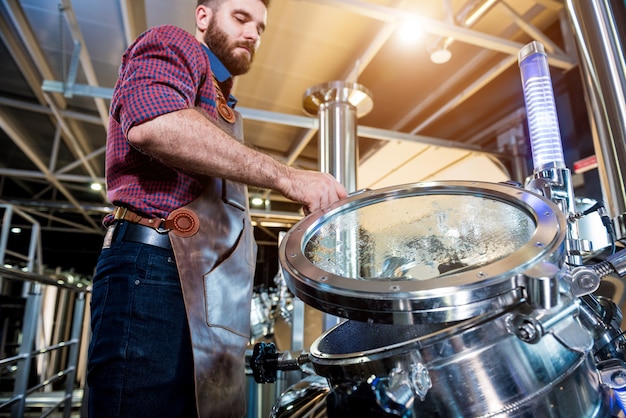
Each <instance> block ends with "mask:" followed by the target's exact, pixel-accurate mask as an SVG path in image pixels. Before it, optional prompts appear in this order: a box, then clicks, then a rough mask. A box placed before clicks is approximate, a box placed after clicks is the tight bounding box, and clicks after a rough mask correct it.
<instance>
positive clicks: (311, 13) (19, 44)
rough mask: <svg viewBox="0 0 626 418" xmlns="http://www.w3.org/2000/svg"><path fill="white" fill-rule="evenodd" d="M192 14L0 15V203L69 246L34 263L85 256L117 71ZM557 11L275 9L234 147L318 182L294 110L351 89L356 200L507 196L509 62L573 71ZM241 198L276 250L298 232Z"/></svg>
mask: <svg viewBox="0 0 626 418" xmlns="http://www.w3.org/2000/svg"><path fill="white" fill-rule="evenodd" d="M195 3H196V0H179V1H177V2H172V1H169V0H117V1H113V0H110V1H93V0H71V1H70V0H59V1H53V0H47V1H45V2H44V1H41V0H0V19H1V20H0V31H1V32H0V37H1V40H2V42H0V57H2V59H0V147H1V148H0V149H1V150H2V152H0V197H1V199H2V202H3V203H4V204H8V205H11V207H15V208H16V209H17V212H16V216H14V218H13V220H12V221H11V223H13V224H20V225H23V226H28V225H30V224H33V223H36V224H39V225H41V229H42V233H44V234H45V233H46V231H48V232H63V233H66V234H67V233H70V235H63V238H56V237H55V238H52V235H51V238H48V241H47V242H46V241H45V240H46V238H45V236H44V238H43V239H42V240H43V241H44V244H43V248H44V251H43V252H44V258H45V255H46V254H47V253H54V254H55V255H56V256H58V257H61V254H63V253H68V252H72V253H73V255H74V258H75V259H76V258H77V257H76V254H78V255H79V256H80V257H82V254H87V255H86V256H85V257H86V258H87V259H89V260H90V261H91V258H90V257H93V256H94V254H96V255H97V252H98V251H99V242H100V239H101V235H102V233H103V229H102V227H101V224H100V222H101V218H102V216H103V214H104V213H105V212H107V211H110V210H111V208H110V203H109V202H108V201H107V199H106V195H105V192H104V191H94V190H92V189H91V188H90V184H91V183H92V182H96V183H100V184H104V174H105V173H104V147H105V139H106V130H105V127H106V126H107V123H106V121H107V118H108V105H109V98H110V95H111V92H112V87H113V86H114V84H115V81H116V78H117V70H118V66H119V63H120V57H121V55H122V53H123V51H124V49H125V48H126V46H127V45H128V44H129V43H130V42H131V41H132V40H133V39H134V38H135V37H136V36H137V35H138V34H140V33H141V32H142V31H144V30H145V29H147V28H149V27H152V26H155V25H160V24H174V25H178V26H180V27H183V28H184V29H186V30H188V31H190V32H193V29H194V28H193V10H194V8H195ZM480 6H485V7H483V8H481V7H480ZM562 9H563V4H562V2H560V1H557V0H535V1H533V0H500V1H493V0H488V1H484V0H477V1H475V0H439V1H431V0H428V1H426V0H418V1H416V0H367V1H365V0H272V4H271V5H270V8H269V14H268V27H267V30H266V32H265V33H264V35H263V39H262V43H261V47H260V49H259V51H258V53H257V56H256V58H255V62H254V64H253V68H252V70H251V71H250V72H249V73H248V74H246V75H244V76H242V77H240V78H239V79H238V80H237V81H236V84H235V90H234V94H235V95H236V96H237V98H238V99H239V102H238V109H239V111H240V112H241V113H242V115H243V117H244V121H245V125H244V130H245V134H246V141H247V142H248V143H249V144H250V145H251V146H253V147H255V148H257V149H259V150H261V151H263V152H266V153H268V154H270V155H272V156H274V157H275V158H277V159H278V160H280V161H282V162H284V163H286V164H290V165H293V166H297V167H300V168H309V169H317V168H318V126H319V119H318V118H317V117H316V116H314V115H313V116H311V115H307V114H305V112H304V110H303V100H304V99H305V96H306V92H307V91H308V90H309V89H311V88H315V87H316V86H320V85H322V84H324V83H327V82H331V81H343V82H346V85H349V86H354V83H358V84H357V86H358V89H361V90H363V91H367V93H368V94H369V95H370V97H371V100H372V103H373V108H372V110H371V111H369V112H368V113H367V114H365V115H362V116H360V117H359V119H358V128H357V138H358V139H357V141H358V156H359V157H358V165H359V168H358V170H357V173H355V175H356V176H357V177H356V178H357V186H358V188H359V189H360V188H379V187H384V186H389V185H394V184H403V183H409V182H417V181H424V180H441V179H462V180H466V179H476V180H485V181H493V182H495V181H502V180H506V179H508V178H510V177H511V173H510V161H509V157H508V155H510V154H508V153H507V152H506V147H505V146H504V145H506V144H505V143H506V141H507V135H508V137H510V138H512V140H513V141H514V142H515V141H517V140H519V138H520V136H522V137H523V133H522V134H521V135H520V126H522V124H523V122H524V112H523V106H524V103H523V93H522V88H521V83H520V81H519V77H520V76H519V70H518V67H517V52H518V51H519V49H520V48H521V47H522V46H523V45H524V44H526V43H527V42H530V41H531V40H533V39H536V40H539V41H540V42H542V43H543V44H544V46H545V47H546V50H547V51H548V53H549V62H550V64H551V66H552V68H553V70H554V71H555V74H557V76H558V74H563V73H566V72H567V71H568V70H570V69H572V68H574V67H575V65H576V58H575V57H573V56H572V55H571V54H569V55H568V54H567V53H566V52H564V51H571V50H572V49H571V48H568V47H566V46H565V44H567V42H564V41H563V39H567V37H566V36H563V35H562V34H561V28H562V27H564V26H563V25H562V24H561V22H560V18H561V17H563V16H564V13H563V10H562ZM406 20H409V21H410V22H412V23H411V25H412V26H413V27H419V28H421V29H422V30H423V36H422V39H421V40H419V41H413V42H406V41H402V40H401V37H400V29H399V28H400V27H401V23H403V22H404V21H406ZM444 43H445V44H446V45H447V50H449V51H450V52H451V58H450V60H449V61H448V62H446V63H443V64H435V63H433V62H432V61H431V60H430V57H429V56H430V51H432V50H433V49H436V48H435V47H436V46H437V45H443V44H444ZM553 77H554V76H553ZM507 133H508V134H507ZM510 138H509V139H510ZM522 139H523V138H522ZM503 141H504V142H503ZM250 191H251V194H254V195H257V194H260V195H262V197H264V198H266V199H267V204H266V205H265V206H263V207H261V208H253V211H252V214H253V217H254V219H255V220H256V221H257V225H258V229H259V231H260V232H261V233H262V235H261V238H257V239H258V240H259V241H260V243H262V244H263V243H274V242H275V240H276V238H277V232H276V231H275V230H273V229H272V227H271V225H270V224H269V223H268V222H270V221H271V222H277V221H278V222H282V223H283V226H285V225H287V226H288V225H290V224H292V223H294V222H295V221H296V220H297V219H299V218H300V217H301V214H300V211H299V207H298V206H297V205H295V204H293V203H292V202H289V201H287V200H286V199H285V198H283V197H282V196H280V195H277V194H276V193H274V192H270V191H265V190H250ZM6 225H7V224H6V221H5V226H6ZM68 237H69V238H68ZM93 237H95V238H93ZM52 240H54V242H51V241H52ZM94 242H95V243H94ZM92 247H93V248H92ZM80 257H79V258H80ZM51 263H54V261H51V260H48V261H47V264H51Z"/></svg>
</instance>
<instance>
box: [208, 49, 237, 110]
mask: <svg viewBox="0 0 626 418" xmlns="http://www.w3.org/2000/svg"><path fill="white" fill-rule="evenodd" d="M202 47H203V48H204V50H205V51H206V54H207V56H208V57H209V63H210V64H211V72H213V76H214V77H215V79H216V80H217V82H218V83H219V84H220V87H221V88H222V89H223V90H224V93H228V105H229V106H230V107H235V104H236V103H237V99H236V98H235V96H233V95H232V94H230V89H231V88H232V86H233V76H232V75H231V74H230V72H229V71H228V70H227V69H226V67H225V66H224V64H222V61H220V59H219V58H218V57H217V55H215V54H214V53H213V51H211V50H210V49H209V47H208V46H206V45H205V44H202Z"/></svg>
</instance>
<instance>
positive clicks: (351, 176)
mask: <svg viewBox="0 0 626 418" xmlns="http://www.w3.org/2000/svg"><path fill="white" fill-rule="evenodd" d="M303 107H304V111H305V112H306V113H307V114H309V115H311V116H316V115H317V116H318V117H319V120H320V124H319V126H320V130H319V152H318V156H319V161H320V163H319V166H320V171H322V172H326V173H330V174H332V175H333V176H334V177H335V178H336V179H337V181H339V182H340V183H341V184H343V185H344V187H345V188H346V190H348V193H352V192H354V191H356V185H357V154H358V145H357V144H358V140H357V135H356V128H357V123H356V120H357V118H358V117H361V116H363V115H365V114H367V113H369V112H370V111H371V110H372V107H373V102H372V95H371V93H370V92H369V90H367V89H366V88H365V87H363V86H362V85H360V84H357V83H351V82H346V81H331V82H329V83H324V84H319V85H317V86H314V87H311V88H310V89H308V90H307V91H306V92H305V94H304V100H303ZM356 240H357V237H356V231H350V236H348V235H347V234H345V233H343V234H342V236H337V237H335V241H336V248H337V251H342V249H344V251H345V249H350V248H356ZM344 259H346V260H351V261H352V262H353V264H354V265H349V266H343V268H342V271H344V272H346V275H347V276H348V277H357V275H358V274H357V273H358V265H356V264H357V263H356V262H354V261H355V260H354V257H344ZM337 323H338V320H337V318H335V317H333V316H332V315H324V318H323V324H322V326H323V329H324V330H327V329H329V328H331V327H332V326H333V325H336V324H337Z"/></svg>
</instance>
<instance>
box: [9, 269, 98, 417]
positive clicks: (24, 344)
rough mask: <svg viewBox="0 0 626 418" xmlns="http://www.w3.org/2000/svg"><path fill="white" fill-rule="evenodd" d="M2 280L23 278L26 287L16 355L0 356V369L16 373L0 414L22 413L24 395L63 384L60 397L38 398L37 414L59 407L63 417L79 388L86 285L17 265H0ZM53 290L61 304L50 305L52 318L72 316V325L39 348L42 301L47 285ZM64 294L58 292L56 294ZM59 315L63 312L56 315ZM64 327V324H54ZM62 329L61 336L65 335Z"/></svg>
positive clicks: (29, 396)
mask: <svg viewBox="0 0 626 418" xmlns="http://www.w3.org/2000/svg"><path fill="white" fill-rule="evenodd" d="M0 276H1V277H2V278H3V279H12V280H18V281H23V282H24V283H27V284H28V286H29V287H30V290H29V291H28V295H27V297H26V302H25V306H24V315H23V321H22V324H21V325H22V326H21V341H20V344H19V352H18V353H17V354H16V355H13V356H10V357H6V358H2V359H0V368H2V370H3V371H7V372H8V373H10V374H12V375H13V377H14V386H13V392H12V394H11V395H10V396H9V397H8V399H7V397H2V398H0V413H2V412H4V411H7V410H10V414H11V415H10V416H11V417H12V418H21V417H23V416H24V415H25V413H26V410H27V406H28V400H29V398H31V397H33V396H34V395H35V394H41V393H42V392H44V393H46V392H47V393H51V391H52V390H53V388H54V386H58V385H59V384H62V383H63V380H64V389H63V390H60V391H57V392H60V394H61V396H59V397H49V398H47V399H48V401H47V402H41V401H39V402H37V408H36V409H37V410H41V415H40V416H41V417H46V416H49V415H51V414H52V413H53V412H56V411H59V410H60V408H61V407H63V411H62V412H63V417H67V418H69V417H70V414H71V411H72V408H73V407H74V406H75V405H73V403H74V402H73V400H74V398H75V396H74V394H75V390H76V389H77V388H79V387H80V385H79V384H78V383H77V381H76V376H77V369H78V367H77V364H78V357H79V350H80V346H81V340H84V339H85V338H84V337H83V334H84V333H83V329H84V323H85V303H86V299H87V290H88V289H87V287H85V286H77V285H74V284H68V283H65V281H64V280H63V279H62V278H55V277H53V276H42V275H36V274H33V273H27V272H22V271H19V270H16V269H11V268H5V267H0ZM47 288H48V289H50V288H52V289H55V290H56V291H57V297H58V298H57V300H63V301H65V303H63V304H62V305H61V306H59V305H57V304H55V305H57V306H55V307H54V309H55V310H56V312H55V314H54V316H55V317H56V318H63V317H65V318H68V319H69V318H70V317H71V327H70V329H69V330H68V332H69V335H68V333H67V332H63V331H61V332H56V333H55V336H61V337H63V336H68V337H69V338H67V339H65V340H60V341H57V342H55V343H54V344H51V345H47V346H42V347H39V348H38V347H37V346H39V345H40V344H39V343H40V341H41V338H40V336H39V335H38V334H41V331H42V322H43V321H44V319H45V318H44V311H45V306H44V304H43V300H44V297H45V295H46V289H47ZM60 295H62V297H59V296H60ZM59 314H61V315H59ZM58 326H60V327H61V328H63V325H62V324H57V327H58ZM64 334H65V335H64Z"/></svg>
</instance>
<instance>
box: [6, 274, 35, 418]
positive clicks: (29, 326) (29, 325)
mask: <svg viewBox="0 0 626 418" xmlns="http://www.w3.org/2000/svg"><path fill="white" fill-rule="evenodd" d="M30 286H31V290H30V294H29V295H28V299H27V300H26V307H25V308H24V321H23V323H22V343H21V344H20V353H19V356H20V359H19V360H18V362H17V373H16V375H15V383H14V385H13V396H14V397H15V398H16V399H18V401H17V402H16V403H15V404H14V405H13V406H12V408H11V417H12V418H22V417H23V416H24V412H25V410H26V390H27V389H28V379H29V376H30V367H31V361H32V359H33V357H32V351H33V349H34V343H35V336H36V333H37V329H38V328H37V323H38V315H39V311H40V309H41V284H39V283H31V284H30Z"/></svg>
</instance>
